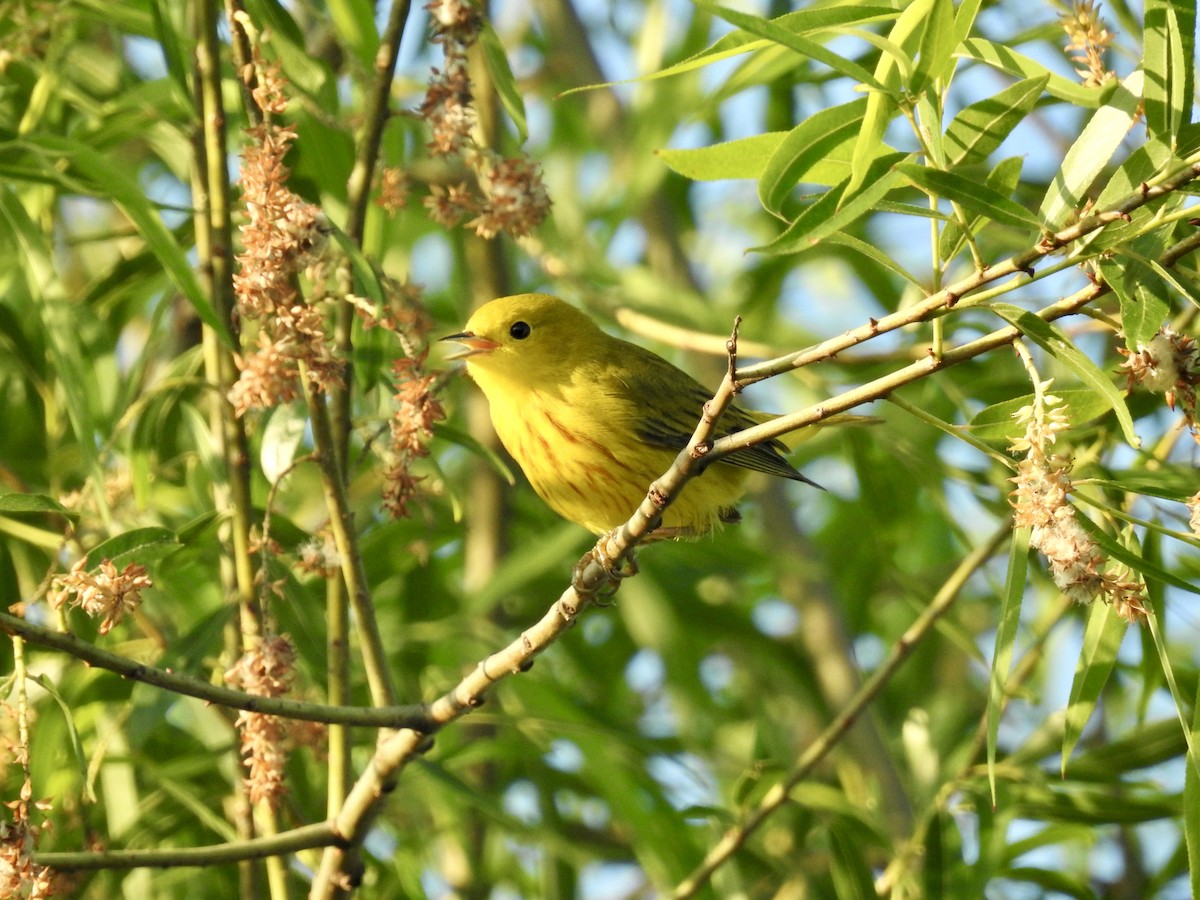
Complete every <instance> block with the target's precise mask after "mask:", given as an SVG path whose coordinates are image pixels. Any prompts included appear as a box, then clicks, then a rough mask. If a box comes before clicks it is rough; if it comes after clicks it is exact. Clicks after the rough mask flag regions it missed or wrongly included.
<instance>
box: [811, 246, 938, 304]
mask: <svg viewBox="0 0 1200 900" xmlns="http://www.w3.org/2000/svg"><path fill="white" fill-rule="evenodd" d="M824 242H825V243H826V244H837V245H838V246H841V247H845V248H847V249H849V250H853V251H854V252H855V253H861V254H862V255H863V256H865V257H866V258H867V259H869V260H871V261H872V262H873V263H875V264H876V265H877V266H880V267H881V268H883V269H886V270H887V271H889V272H892V273H893V274H896V275H899V276H900V277H901V278H903V279H904V280H905V281H907V282H908V283H909V284H911V285H912V286H913V287H915V288H918V289H919V290H922V291H924V290H925V287H926V286H925V283H924V282H923V281H921V279H919V278H917V276H915V275H913V274H912V273H911V272H909V271H908V270H907V269H905V268H904V267H903V266H901V265H900V264H899V263H898V262H896V260H895V259H894V258H893V257H891V256H890V255H888V254H887V253H884V252H883V251H882V250H880V249H879V248H878V247H876V246H875V245H874V244H872V243H869V242H867V241H864V240H860V239H859V238H856V237H854V236H853V235H850V234H847V233H846V232H844V231H839V232H835V233H834V234H831V235H828V236H827V237H826V238H825V241H824Z"/></svg>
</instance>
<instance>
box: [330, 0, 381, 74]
mask: <svg viewBox="0 0 1200 900" xmlns="http://www.w3.org/2000/svg"><path fill="white" fill-rule="evenodd" d="M325 9H326V10H327V11H328V13H329V21H330V23H331V24H332V25H333V28H334V29H335V30H336V32H337V34H338V36H339V37H341V39H342V41H343V42H344V43H345V45H346V46H348V47H349V48H350V49H351V51H352V52H353V53H354V57H355V59H357V60H358V64H359V65H360V66H362V68H363V70H364V71H367V72H373V71H375V65H374V64H375V52H376V51H377V50H378V49H379V28H378V27H377V25H376V24H375V16H374V15H373V13H374V7H373V6H372V5H371V4H369V3H358V2H355V0H330V2H329V3H327V4H326V5H325Z"/></svg>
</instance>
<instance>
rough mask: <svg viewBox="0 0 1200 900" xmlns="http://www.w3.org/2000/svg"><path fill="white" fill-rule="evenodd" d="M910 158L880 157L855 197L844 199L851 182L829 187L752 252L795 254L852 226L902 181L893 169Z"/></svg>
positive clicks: (897, 155)
mask: <svg viewBox="0 0 1200 900" xmlns="http://www.w3.org/2000/svg"><path fill="white" fill-rule="evenodd" d="M907 157H908V154H906V153H888V154H886V155H885V156H881V157H880V158H879V159H877V160H876V161H875V163H874V165H872V166H871V168H870V169H869V170H868V175H869V177H868V178H867V180H866V187H865V188H863V190H861V191H860V192H859V193H858V194H856V195H855V196H854V197H852V198H850V199H849V200H846V199H844V198H845V196H846V193H847V192H846V185H847V183H848V180H847V181H846V182H842V184H840V185H838V186H837V187H833V188H830V189H829V190H828V191H826V192H825V193H824V194H822V195H821V197H820V198H819V199H818V200H817V201H816V202H815V203H813V204H812V205H810V206H809V207H807V208H806V209H805V210H804V212H802V213H800V215H799V216H797V217H796V220H795V221H794V222H792V224H791V225H790V226H788V228H787V229H786V230H785V231H784V232H783V234H781V235H780V236H779V237H777V238H775V240H773V241H771V243H769V244H765V245H764V246H762V247H754V248H752V249H753V250H754V252H756V253H767V254H770V255H773V256H777V255H781V254H785V253H795V252H797V251H799V250H803V249H805V248H807V247H811V246H813V245H814V244H817V243H819V242H820V241H822V240H824V239H825V238H826V237H828V236H829V235H831V234H835V233H837V232H839V231H841V230H842V229H844V228H847V227H849V226H850V225H852V224H853V223H854V222H856V221H858V219H860V218H862V217H863V216H864V215H866V214H867V213H868V212H869V211H870V210H871V209H872V208H873V207H874V206H876V204H878V203H879V201H880V200H881V199H882V198H883V196H884V195H885V194H886V193H887V192H888V191H890V190H892V189H893V188H894V187H896V185H897V184H898V183H899V181H900V174H899V173H898V172H896V171H895V168H894V167H895V165H896V163H898V162H900V161H901V160H903V159H906V158H907Z"/></svg>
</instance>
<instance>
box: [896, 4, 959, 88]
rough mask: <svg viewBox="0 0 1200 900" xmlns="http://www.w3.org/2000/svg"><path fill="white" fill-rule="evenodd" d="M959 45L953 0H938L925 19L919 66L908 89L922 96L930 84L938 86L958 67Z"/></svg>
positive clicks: (918, 55) (918, 56) (918, 59)
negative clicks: (955, 52)
mask: <svg viewBox="0 0 1200 900" xmlns="http://www.w3.org/2000/svg"><path fill="white" fill-rule="evenodd" d="M957 46H958V39H957V37H956V35H955V25H954V4H953V2H952V0H934V2H933V8H932V9H931V10H930V11H929V15H928V17H927V18H926V20H925V28H924V30H923V31H922V33H921V44H920V49H919V50H918V51H917V67H916V69H915V70H914V71H913V77H912V82H911V83H910V84H909V86H908V89H909V91H910V92H911V93H913V94H919V93H921V92H922V91H923V90H924V89H925V87H926V85H928V84H937V83H938V82H939V81H941V80H942V79H943V78H945V76H946V74H947V73H948V72H949V71H950V70H951V69H952V68H953V67H954V48H955V47H957Z"/></svg>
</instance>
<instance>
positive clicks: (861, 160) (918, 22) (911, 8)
mask: <svg viewBox="0 0 1200 900" xmlns="http://www.w3.org/2000/svg"><path fill="white" fill-rule="evenodd" d="M934 2H935V0H914V2H912V3H910V4H909V5H908V6H906V7H905V8H904V11H903V12H901V13H900V17H899V18H898V19H896V21H895V23H894V24H893V25H892V30H891V31H890V32H889V33H888V36H887V43H888V44H890V45H892V46H893V47H894V48H895V50H894V51H893V52H890V53H889V52H884V53H881V54H880V55H879V62H878V63H876V65H875V77H874V79H873V81H874V84H872V85H871V86H872V87H874V88H875V90H873V91H872V92H871V93H870V94H869V95H868V97H867V106H866V109H865V111H864V112H863V121H862V125H861V127H860V128H859V129H858V137H857V138H856V139H855V143H854V150H853V152H852V153H851V155H850V181H849V184H848V185H847V187H846V192H847V194H854V193H855V192H857V191H858V189H859V187H861V186H862V185H863V184H866V181H867V174H868V172H869V171H870V169H871V166H872V164H873V163H874V161H875V159H876V158H878V157H879V155H880V149H881V147H882V146H883V136H884V134H885V133H886V132H887V127H888V124H889V123H890V122H891V121H892V119H894V118H895V117H896V115H897V113H898V112H899V110H900V104H899V94H900V89H901V87H902V85H903V81H904V77H905V74H906V73H905V72H903V71H902V70H901V59H904V60H906V62H907V64H908V67H909V69H911V62H912V56H913V55H914V54H915V52H916V47H915V46H912V45H913V44H915V43H916V41H917V40H918V39H919V36H920V35H919V32H920V29H921V26H922V25H923V24H924V23H925V21H926V19H927V18H928V16H929V13H930V10H931V9H932V8H933V3H934ZM864 83H865V82H864Z"/></svg>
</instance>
